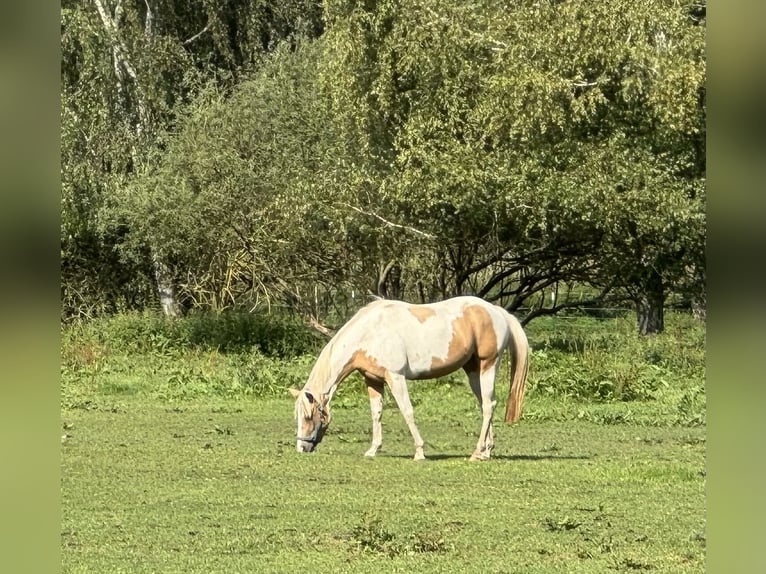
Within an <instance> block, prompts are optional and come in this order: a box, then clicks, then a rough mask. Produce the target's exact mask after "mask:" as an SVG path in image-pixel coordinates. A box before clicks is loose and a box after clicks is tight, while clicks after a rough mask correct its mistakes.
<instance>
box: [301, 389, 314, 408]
mask: <svg viewBox="0 0 766 574" xmlns="http://www.w3.org/2000/svg"><path fill="white" fill-rule="evenodd" d="M303 394H304V395H306V400H308V402H309V404H310V405H313V404H314V400H315V399H314V395H312V394H311V393H310V392H308V391H304V393H303Z"/></svg>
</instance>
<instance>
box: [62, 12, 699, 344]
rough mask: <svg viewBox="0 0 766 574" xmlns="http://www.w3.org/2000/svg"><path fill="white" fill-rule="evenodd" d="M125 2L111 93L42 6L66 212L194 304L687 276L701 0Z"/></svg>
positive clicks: (541, 298)
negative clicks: (122, 50)
mask: <svg viewBox="0 0 766 574" xmlns="http://www.w3.org/2000/svg"><path fill="white" fill-rule="evenodd" d="M139 4H140V6H139ZM143 5H144V4H143V3H136V6H137V7H134V8H133V9H132V10H133V11H132V12H131V10H129V9H128V8H126V9H125V10H124V12H125V14H126V17H125V19H124V22H125V23H124V24H123V29H124V30H126V39H125V44H126V46H127V50H128V52H130V53H131V54H132V55H133V62H134V67H135V69H136V70H139V71H140V73H137V75H138V76H140V77H141V78H142V82H141V86H138V85H132V84H131V82H130V81H129V78H128V77H126V76H124V75H123V84H124V85H125V86H126V88H125V90H123V92H121V91H120V89H119V86H118V84H119V82H118V81H116V80H119V79H120V74H119V73H115V75H114V80H113V81H112V83H111V84H108V85H106V86H104V84H103V83H102V84H100V85H97V84H96V83H95V81H90V83H89V82H88V81H84V82H83V81H82V79H85V80H87V79H88V78H89V77H93V78H95V77H97V76H98V74H101V75H102V76H103V75H104V74H105V73H107V68H108V67H109V65H112V67H114V66H113V63H114V62H113V60H114V57H113V56H114V54H113V52H114V46H113V44H110V43H109V42H108V41H107V40H108V38H106V37H105V36H104V35H103V34H98V33H96V31H97V29H98V28H99V25H100V23H99V20H98V18H97V16H96V14H95V12H94V11H92V10H91V11H88V10H85V9H82V8H76V9H75V8H69V9H65V10H64V12H62V46H64V50H63V56H64V65H63V68H64V70H65V71H64V75H65V78H66V81H65V88H64V92H65V93H64V105H63V117H64V128H63V129H64V133H63V138H64V140H65V141H64V156H65V157H66V158H67V161H66V162H65V165H66V167H65V178H64V179H65V194H64V195H65V203H64V210H65V212H66V213H67V216H66V217H65V218H64V219H65V223H64V228H65V229H69V230H70V231H67V232H66V233H64V232H63V230H62V233H63V235H64V236H66V237H73V238H80V237H85V236H86V234H85V233H84V232H82V230H86V231H88V232H89V233H91V234H92V233H93V232H92V230H93V229H100V230H102V231H101V233H102V235H101V236H98V234H96V243H98V242H99V240H101V241H103V240H102V239H101V238H102V237H108V236H109V234H111V236H112V237H116V238H117V239H115V240H114V241H116V242H117V243H118V244H119V246H120V253H121V254H122V255H123V257H124V258H127V259H129V260H131V261H134V262H136V263H139V262H142V261H146V257H147V255H146V254H147V253H149V252H151V253H154V254H155V256H157V254H159V256H161V257H162V259H163V260H164V261H167V263H168V264H169V265H170V268H171V269H172V271H173V273H174V277H175V280H176V282H177V283H178V286H179V287H180V288H181V292H182V295H184V296H186V297H187V300H188V302H189V303H190V304H197V305H202V306H212V307H215V308H220V307H224V306H229V305H243V304H247V305H252V304H255V303H257V302H259V301H262V300H264V298H267V299H268V300H269V301H271V300H279V301H288V302H290V304H291V305H298V306H299V307H301V308H302V309H304V310H308V311H309V312H311V313H315V314H316V313H319V312H320V309H318V307H323V305H322V304H321V300H322V298H323V296H326V297H328V298H329V299H328V300H335V301H337V300H338V297H346V296H348V295H349V293H358V292H360V291H361V292H364V291H368V290H369V291H373V292H377V293H380V294H384V295H386V296H396V297H404V298H407V299H410V300H418V299H422V300H429V299H434V298H441V297H445V296H449V295H452V294H456V293H463V292H474V293H478V294H480V295H482V296H484V297H486V298H488V299H492V300H497V301H500V302H502V303H503V304H504V305H505V306H507V307H508V308H510V309H514V310H515V309H523V310H525V312H526V313H527V314H528V317H529V318H532V317H534V316H536V315H539V314H546V313H550V312H554V311H556V310H557V309H558V308H560V307H561V306H562V305H563V306H569V305H576V304H580V303H583V302H586V301H587V300H588V299H589V298H590V296H586V297H583V293H584V292H587V293H589V294H590V295H591V296H595V297H596V301H598V300H603V297H605V296H607V295H609V296H612V297H615V298H620V299H624V298H628V299H630V300H633V301H634V302H635V303H636V305H637V306H638V308H639V312H640V314H641V313H644V310H645V311H646V313H650V314H651V313H654V312H655V311H656V308H657V306H658V305H659V308H660V311H661V307H662V305H663V302H664V301H665V299H666V298H667V297H668V296H669V295H670V294H678V295H680V296H681V297H682V298H686V299H689V298H691V299H694V300H700V301H703V300H704V243H705V193H704V189H705V121H706V119H705V78H706V68H705V21H704V3H703V4H699V3H696V2H669V1H665V0H650V1H647V2H643V3H634V2H627V1H625V0H606V1H604V2H599V3H592V2H586V1H584V0H570V1H567V2H539V1H532V0H529V1H524V2H517V3H513V4H512V5H508V3H506V2H499V1H497V2H484V3H481V5H478V6H477V5H469V4H465V3H463V2H457V1H455V2H453V1H450V2H435V1H434V0H416V1H414V2H400V1H397V0H381V1H377V2H376V1H369V2H356V1H351V0H333V1H331V2H325V3H324V7H323V10H322V11H320V9H319V7H318V5H317V4H316V3H312V2H298V1H296V2H289V3H286V4H280V5H279V6H280V9H277V4H275V3H267V2H261V3H247V2H241V3H238V2H230V3H226V4H224V5H218V4H216V5H215V6H213V4H208V3H200V4H196V3H194V4H192V5H186V4H184V7H181V6H180V5H178V6H176V4H175V3H172V2H167V3H158V4H157V6H156V7H155V6H154V5H152V8H153V10H154V14H155V18H154V20H153V22H154V24H153V25H154V30H155V33H154V34H152V36H151V38H149V37H148V36H147V34H146V29H147V28H146V24H147V13H146V11H145V8H142V7H141V6H143ZM171 8H172V9H171ZM131 15H132V16H131ZM131 18H132V20H131ZM74 22H76V23H78V24H77V26H75V25H74V24H73V23H74ZM129 23H132V24H130V25H129ZM139 24H142V25H143V26H139ZM131 25H132V27H131ZM128 29H130V30H132V32H131V34H132V35H127V30H128ZM89 30H92V31H94V32H93V33H92V34H91V33H90V32H89ZM72 31H77V33H74V32H72ZM198 32H202V34H201V35H199V36H196V34H197V33H198ZM320 34H321V39H319V40H312V39H311V38H313V37H316V36H318V35H320ZM105 38H106V39H105ZM256 38H258V39H259V41H260V43H259V41H257V40H256ZM283 39H284V41H283V42H281V43H280V41H281V40H283ZM163 42H164V43H163ZM150 44H151V46H152V49H147V48H146V47H147V46H149V45H150ZM94 62H95V63H94ZM109 73H111V72H109ZM76 79H77V81H75V80H76ZM210 80H214V81H213V82H211V81H210ZM128 88H129V89H128ZM139 88H141V89H140V90H139ZM77 90H79V91H77ZM88 90H90V91H88ZM130 90H133V91H132V92H131V91H130ZM80 96H82V97H80ZM139 96H140V97H139ZM120 98H122V99H120ZM131 98H133V99H132V100H131ZM141 98H143V99H141ZM81 100H82V101H83V102H87V106H88V107H87V112H86V111H80V108H79V107H78V102H80V101H81ZM131 102H133V104H131ZM94 103H97V105H96V106H95V107H94ZM140 103H141V104H142V105H143V108H144V110H145V111H144V112H143V114H144V115H141V113H139V112H140V111H141V110H140V109H139V108H140V107H141V106H139V105H138V104H140ZM82 109H83V110H85V109H86V108H85V106H83V108H82ZM94 110H101V111H99V112H97V113H94ZM142 118H146V120H145V121H143V123H142ZM149 120H151V121H149ZM138 127H143V128H144V129H143V131H142V130H139V129H137V128H138ZM169 132H172V135H171V133H169ZM94 142H97V145H94ZM103 176H107V177H103ZM107 200H108V201H107ZM94 218H95V219H98V222H100V225H101V226H100V227H99V226H98V225H96V224H95V223H93V222H92V220H93V219H94ZM78 226H79V227H78ZM103 234H106V235H103ZM62 239H63V237H62ZM74 251H75V250H74V249H72V248H71V246H70V245H69V244H66V245H65V246H64V253H65V256H67V257H68V256H69V254H70V253H73V252H74ZM107 251H108V249H107ZM577 285H579V286H583V285H585V286H588V287H587V288H586V289H585V291H583V289H572V287H573V286H577ZM569 293H571V294H573V295H574V294H577V297H578V298H579V303H578V302H577V301H574V300H572V299H571V298H569V299H568V298H567V297H568V294H569ZM549 295H550V296H549ZM323 308H324V310H325V311H327V307H326V306H324V307H323ZM650 323H652V322H651V321H650V322H649V323H648V324H647V329H646V330H647V331H652V330H657V329H661V328H662V323H661V313H660V315H658V316H657V317H656V321H654V324H653V325H652V324H650ZM642 328H643V327H642Z"/></svg>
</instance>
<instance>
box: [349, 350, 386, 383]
mask: <svg viewBox="0 0 766 574" xmlns="http://www.w3.org/2000/svg"><path fill="white" fill-rule="evenodd" d="M353 371H359V372H360V373H361V374H362V376H364V377H365V378H366V379H370V380H371V381H374V382H378V383H380V382H382V381H385V376H386V370H385V369H384V368H383V367H381V366H380V364H378V361H377V360H376V359H375V357H373V356H371V355H368V354H367V352H366V351H356V352H355V353H354V354H353V355H351V358H350V359H349V360H348V361H347V362H346V364H345V365H344V366H343V370H342V371H341V375H340V377H339V380H343V379H344V378H346V377H347V376H348V375H350V374H351V373H352V372H353Z"/></svg>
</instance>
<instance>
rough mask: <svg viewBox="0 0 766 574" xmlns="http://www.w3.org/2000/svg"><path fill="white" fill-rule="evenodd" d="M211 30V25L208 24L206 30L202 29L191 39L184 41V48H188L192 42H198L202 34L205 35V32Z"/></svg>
mask: <svg viewBox="0 0 766 574" xmlns="http://www.w3.org/2000/svg"><path fill="white" fill-rule="evenodd" d="M209 29H210V24H208V25H207V26H205V27H204V28H202V30H200V31H199V32H197V33H196V34H194V36H192V37H191V38H187V39H186V40H184V41H183V45H184V46H188V45H189V44H191V43H192V42H194V40H196V39H197V38H199V37H200V36H202V34H204V33H205V32H207V31H208V30H209Z"/></svg>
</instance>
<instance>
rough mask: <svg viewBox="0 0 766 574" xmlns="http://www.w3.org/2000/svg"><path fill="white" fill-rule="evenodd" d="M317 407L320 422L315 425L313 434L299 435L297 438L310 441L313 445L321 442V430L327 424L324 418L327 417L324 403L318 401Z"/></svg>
mask: <svg viewBox="0 0 766 574" xmlns="http://www.w3.org/2000/svg"><path fill="white" fill-rule="evenodd" d="M316 409H317V412H318V413H319V422H318V423H317V424H315V425H314V430H313V431H311V434H310V435H308V436H299V437H296V438H297V440H299V441H301V442H309V443H311V444H313V445H317V444H319V440H320V439H319V432H320V431H321V430H322V428H323V427H326V426H327V425H326V424H323V419H324V417H325V409H324V408H323V407H322V404H321V403H319V402H317V403H316Z"/></svg>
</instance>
